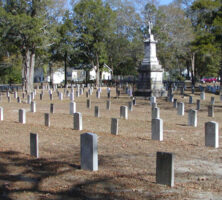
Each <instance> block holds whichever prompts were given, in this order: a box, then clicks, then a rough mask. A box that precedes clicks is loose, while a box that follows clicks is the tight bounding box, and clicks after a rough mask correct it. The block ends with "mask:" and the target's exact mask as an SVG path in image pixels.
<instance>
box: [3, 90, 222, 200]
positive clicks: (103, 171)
mask: <svg viewBox="0 0 222 200" xmlns="http://www.w3.org/2000/svg"><path fill="white" fill-rule="evenodd" d="M60 91H63V89H60ZM185 93H186V94H188V95H192V94H191V92H190V91H185ZM39 94H40V90H39V91H37V95H36V104H37V112H36V113H31V112H29V110H30V105H29V104H26V103H25V100H26V99H25V100H22V103H21V104H19V103H16V100H15V99H14V98H13V95H12V94H11V98H12V102H11V103H8V102H7V99H6V94H4V96H3V100H2V102H1V103H0V106H2V107H3V108H4V120H3V121H0V199H6V200H11V199H13V200H15V199H19V200H20V199H21V200H30V199H32V200H39V199H41V200H54V199H58V200H62V199H64V200H71V199H158V200H159V199H160V200H180V199H183V200H185V199H186V200H188V199H201V200H203V199H217V200H219V199H222V189H221V188H222V148H221V146H222V141H220V144H219V145H220V146H219V148H218V149H214V148H210V147H205V137H204V131H205V129H204V123H205V122H208V121H216V122H218V123H219V133H221V127H222V125H221V124H222V114H221V113H222V102H220V98H219V95H213V94H207V93H206V100H205V101H201V110H199V111H198V125H197V127H190V126H188V125H187V124H188V110H189V109H191V108H192V109H196V100H197V99H199V95H200V93H198V92H197V93H196V94H195V95H192V96H193V102H194V103H193V104H188V102H189V97H188V96H186V95H185V97H181V96H180V95H179V94H178V95H176V97H175V98H177V99H178V101H181V102H184V103H185V115H184V116H179V115H177V111H176V109H175V108H173V103H170V102H166V101H165V99H157V104H158V107H159V108H160V118H161V119H163V133H164V135H163V141H162V142H159V141H154V140H151V106H150V104H149V101H148V100H144V99H137V101H136V103H137V105H135V106H134V107H133V111H132V112H130V111H129V119H128V120H124V119H120V120H119V135H117V136H115V135H111V134H110V126H111V118H119V115H120V106H121V105H126V106H128V102H129V101H130V98H129V97H128V96H126V95H125V94H121V97H120V99H116V98H114V95H115V90H114V89H113V90H112V92H111V96H112V97H111V102H112V103H111V110H110V111H109V110H106V100H107V97H106V88H104V89H103V91H102V94H101V98H100V99H96V97H95V95H96V94H95V91H94V93H93V95H92V96H90V98H91V100H92V108H91V109H87V108H86V97H85V94H84V95H82V96H80V97H79V98H75V102H76V104H77V105H76V107H77V112H81V113H82V116H83V130H82V131H76V130H73V116H72V115H70V114H69V102H70V100H69V98H68V97H65V95H64V100H63V101H60V100H59V99H58V97H57V95H56V92H54V94H53V95H54V100H53V101H50V100H49V95H48V92H47V91H45V94H44V97H43V100H42V101H40V100H39ZM19 96H20V97H21V96H22V95H21V93H19ZM211 96H215V117H214V118H211V117H208V114H207V106H208V105H209V102H210V97H211ZM50 103H54V106H55V113H54V114H51V115H50V118H51V126H50V127H46V126H44V113H48V112H49V108H50ZM95 105H98V106H99V107H100V116H101V117H100V118H95V117H94V106H95ZM20 108H25V109H26V110H27V116H26V117H27V122H26V124H20V123H18V109H20ZM86 132H92V133H95V134H97V135H98V159H99V170H98V171H96V172H91V171H84V170H81V169H80V134H82V133H86ZM30 133H38V137H39V156H40V158H39V159H36V158H34V157H32V156H30V144H29V143H30V140H29V139H30V138H29V135H30ZM158 151H162V152H172V153H174V154H175V160H174V168H175V186H174V187H173V188H170V187H168V186H165V185H159V184H156V183H155V182H156V180H155V175H156V152H158Z"/></svg>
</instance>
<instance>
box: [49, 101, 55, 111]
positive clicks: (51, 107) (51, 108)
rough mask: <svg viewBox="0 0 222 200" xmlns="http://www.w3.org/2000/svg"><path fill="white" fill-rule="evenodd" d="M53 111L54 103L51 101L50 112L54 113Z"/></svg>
mask: <svg viewBox="0 0 222 200" xmlns="http://www.w3.org/2000/svg"><path fill="white" fill-rule="evenodd" d="M54 112H55V111H54V104H53V103H51V104H50V113H52V114H53V113H54Z"/></svg>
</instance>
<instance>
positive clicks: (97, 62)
mask: <svg viewBox="0 0 222 200" xmlns="http://www.w3.org/2000/svg"><path fill="white" fill-rule="evenodd" d="M99 86H100V70H99V57H98V55H96V87H99Z"/></svg>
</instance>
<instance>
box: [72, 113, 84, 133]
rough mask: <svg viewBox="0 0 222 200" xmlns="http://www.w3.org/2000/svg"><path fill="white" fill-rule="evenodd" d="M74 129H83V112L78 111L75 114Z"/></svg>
mask: <svg viewBox="0 0 222 200" xmlns="http://www.w3.org/2000/svg"><path fill="white" fill-rule="evenodd" d="M73 116H74V117H73V129H74V130H79V131H81V130H82V113H80V112H76V113H74V115H73Z"/></svg>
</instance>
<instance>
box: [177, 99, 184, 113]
mask: <svg viewBox="0 0 222 200" xmlns="http://www.w3.org/2000/svg"><path fill="white" fill-rule="evenodd" d="M177 114H178V115H181V116H183V115H184V103H183V102H178V108H177Z"/></svg>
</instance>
